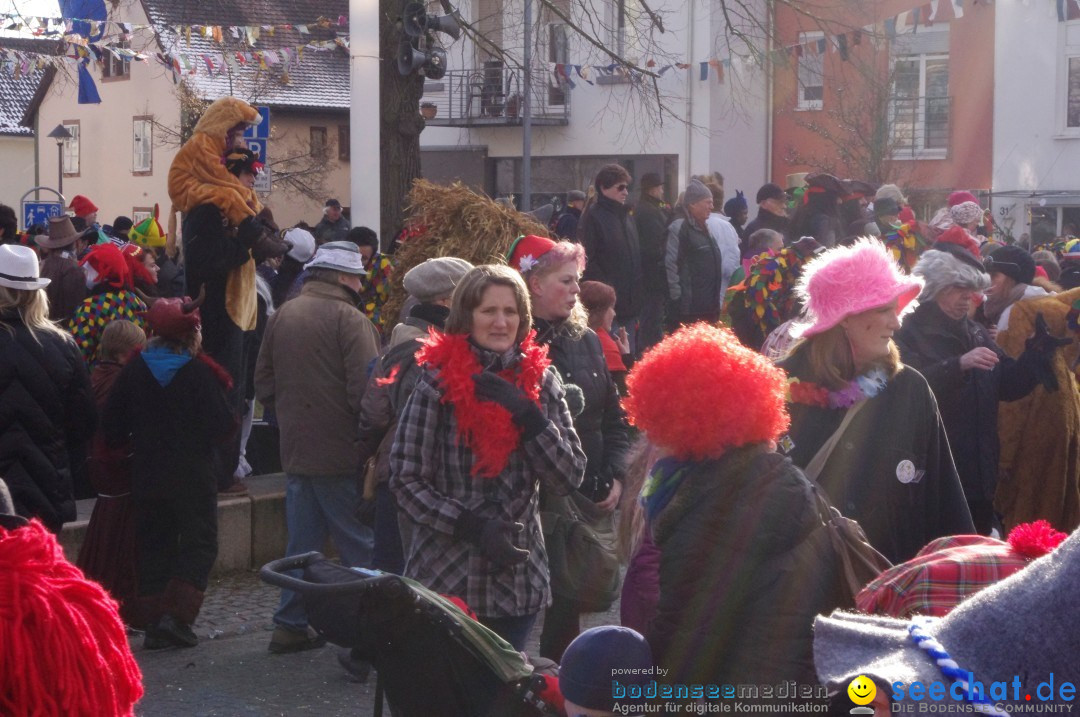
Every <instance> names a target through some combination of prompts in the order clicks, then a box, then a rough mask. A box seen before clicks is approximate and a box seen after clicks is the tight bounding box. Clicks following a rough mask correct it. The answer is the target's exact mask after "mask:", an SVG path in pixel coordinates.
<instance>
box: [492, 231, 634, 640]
mask: <svg viewBox="0 0 1080 717" xmlns="http://www.w3.org/2000/svg"><path fill="white" fill-rule="evenodd" d="M507 260H508V262H509V263H510V267H511V268H513V269H517V270H518V271H520V272H521V275H522V277H523V278H524V279H525V285H526V286H527V287H528V288H529V300H530V302H531V304H532V311H533V328H534V329H536V340H537V342H538V343H540V344H541V345H546V346H547V347H548V355H549V356H550V358H551V363H552V365H553V366H554V367H555V369H556V370H557V371H558V372H559V375H560V376H561V378H562V380H563V381H564V382H565V383H567V384H570V385H572V386H574V387H576V388H577V389H578V390H580V392H581V405H580V407H579V408H580V410H575V411H574V430H575V431H577V435H578V438H579V439H580V440H581V448H582V450H584V451H585V456H586V458H587V461H586V464H585V478H584V480H583V481H582V483H581V487H580V488H578V489H577V490H576V491H574V492H573V493H571V494H570V495H569V496H567V497H566V498H565V499H563V498H561V497H560V496H557V495H551V494H550V492H549V491H542V495H541V503H542V505H543V507H544V510H545V511H560V512H561V511H564V510H567V509H569V510H572V511H573V512H575V513H577V514H579V515H581V516H582V517H583V518H584V519H586V520H588V521H589V522H590V523H591V524H593V525H594V527H597V528H599V529H601V530H603V531H604V532H606V533H608V534H614V523H613V516H612V513H613V512H614V510H615V507H616V506H617V505H618V502H619V497H620V496H621V495H622V481H623V474H624V472H625V471H626V459H627V454H628V453H629V450H630V438H629V428H628V427H627V425H626V417H625V415H624V414H623V410H622V407H621V406H620V405H619V392H618V388H617V387H616V385H615V380H614V379H613V378H612V377H611V373H610V371H608V367H607V360H606V359H605V357H604V349H603V346H602V344H601V341H600V339H599V337H597V335H596V334H595V333H594V332H593V331H592V329H590V328H589V327H588V323H587V322H588V315H587V313H586V311H585V308H584V307H583V306H582V303H581V301H580V294H581V285H580V283H579V281H580V277H581V272H582V271H583V270H584V268H585V250H584V249H583V248H582V246H581V245H580V244H573V243H571V242H567V241H560V242H555V241H552V240H551V239H547V238H545V237H539V236H523V237H521V238H519V239H518V240H517V241H515V242H514V244H513V245H512V246H511V248H510V252H509V255H508V256H507ZM612 297H613V298H614V291H612ZM612 306H614V301H613V302H612ZM627 348H628V349H629V346H628V347H627ZM567 390H568V391H575V389H573V388H570V387H569V386H568V388H567ZM575 392H576V391H575ZM575 408H578V407H575ZM564 500H565V501H566V503H568V504H569V506H567V505H565V504H563V501H564ZM544 527H545V529H547V530H548V531H549V533H550V531H551V526H550V525H548V524H547V523H545V525H544ZM587 577H588V576H584V575H583V576H581V578H580V580H581V581H582V582H576V583H575V584H574V585H566V584H563V583H564V582H570V581H560V580H558V579H557V578H558V574H557V573H554V574H553V579H552V584H551V591H552V605H551V607H550V608H548V610H547V612H546V613H545V614H544V631H543V632H542V633H541V635H540V655H541V657H546V658H548V659H551V660H558V659H559V658H560V657H562V653H563V651H565V650H566V647H567V646H568V645H569V644H570V642H571V641H572V640H573V639H574V638H575V637H577V636H578V633H579V632H581V619H580V618H581V613H582V612H596V611H599V610H600V609H601V608H603V606H604V603H605V602H607V600H606V599H605V598H603V597H600V598H598V599H596V600H594V599H593V598H592V596H591V595H582V594H581V593H582V592H587V593H592V592H593V590H591V589H587V590H582V587H583V585H584V584H585V579H586V578H587ZM589 587H590V588H591V587H592V586H591V585H590V586H589ZM596 587H597V592H607V593H608V594H609V595H610V596H611V597H612V599H614V596H615V594H616V593H615V590H614V588H615V587H616V585H613V584H608V585H602V586H596ZM590 603H591V604H590Z"/></svg>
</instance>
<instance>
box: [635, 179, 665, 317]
mask: <svg viewBox="0 0 1080 717" xmlns="http://www.w3.org/2000/svg"><path fill="white" fill-rule="evenodd" d="M660 204H661V202H660V200H659V199H656V198H655V197H650V196H648V195H647V194H646V195H642V197H641V200H640V201H639V202H638V203H637V206H636V207H634V222H635V223H636V224H637V233H638V241H639V242H640V243H641V266H642V267H643V269H642V272H643V276H642V281H643V282H644V284H645V290H646V291H647V292H648V293H649V294H652V295H659V296H658V298H657V299H654V300H659V301H667V281H666V280H665V278H664V277H665V274H664V271H663V266H664V252H665V249H666V248H667V228H668V224H670V223H671V215H670V214H669V213H668V212H667V211H666V210H665V209H664V208H663V207H662V206H660Z"/></svg>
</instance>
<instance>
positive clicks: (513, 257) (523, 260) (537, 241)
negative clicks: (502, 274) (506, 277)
mask: <svg viewBox="0 0 1080 717" xmlns="http://www.w3.org/2000/svg"><path fill="white" fill-rule="evenodd" d="M554 248H555V242H553V241H552V240H550V239H548V238H546V237H538V236H535V235H532V234H530V235H529V236H520V237H518V238H517V239H515V240H514V243H513V244H511V245H510V251H508V252H507V253H506V263H507V264H509V265H510V268H511V269H514V270H515V271H520V272H521V273H522V274H527V273H529V271H531V270H532V268H533V267H534V266H536V262H537V260H538V259H539V258H540V257H542V256H543V255H544V254H547V253H548V252H549V251H551V250H552V249H554Z"/></svg>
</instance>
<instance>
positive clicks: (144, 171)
mask: <svg viewBox="0 0 1080 717" xmlns="http://www.w3.org/2000/svg"><path fill="white" fill-rule="evenodd" d="M153 168H154V120H153V118H152V117H135V118H134V120H133V123H132V153H131V171H132V173H133V174H140V175H148V174H150V173H151V171H152V170H153Z"/></svg>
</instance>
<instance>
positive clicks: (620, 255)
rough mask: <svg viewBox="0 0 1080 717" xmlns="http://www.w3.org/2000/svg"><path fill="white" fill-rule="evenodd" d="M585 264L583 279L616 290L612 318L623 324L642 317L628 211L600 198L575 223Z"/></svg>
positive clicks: (637, 264)
mask: <svg viewBox="0 0 1080 717" xmlns="http://www.w3.org/2000/svg"><path fill="white" fill-rule="evenodd" d="M578 235H579V236H580V237H581V243H582V245H584V247H585V255H586V257H587V258H588V263H587V264H586V266H585V275H584V278H585V279H586V280H589V281H602V282H604V283H605V284H608V285H609V286H611V287H612V288H614V289H615V315H616V316H617V317H618V320H619V321H620V322H623V323H625V322H626V321H629V320H631V319H635V318H637V317H638V316H640V315H641V307H642V305H643V302H644V298H643V296H642V287H641V282H642V264H641V247H640V244H639V242H638V235H637V227H636V226H634V220H633V219H632V218H631V217H630V210H629V208H628V207H627V206H626V205H624V204H620V203H619V202H616V201H615V200H613V199H608V198H607V197H605V196H603V195H599V196H598V197H597V199H596V204H594V205H592V207H590V208H589V210H588V211H587V212H585V214H584V216H582V218H581V221H580V222H579V223H578Z"/></svg>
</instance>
